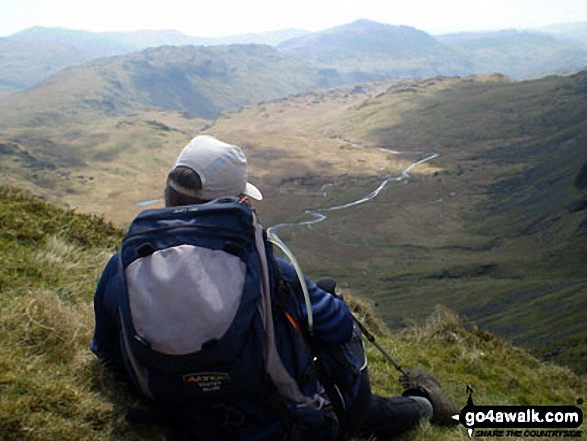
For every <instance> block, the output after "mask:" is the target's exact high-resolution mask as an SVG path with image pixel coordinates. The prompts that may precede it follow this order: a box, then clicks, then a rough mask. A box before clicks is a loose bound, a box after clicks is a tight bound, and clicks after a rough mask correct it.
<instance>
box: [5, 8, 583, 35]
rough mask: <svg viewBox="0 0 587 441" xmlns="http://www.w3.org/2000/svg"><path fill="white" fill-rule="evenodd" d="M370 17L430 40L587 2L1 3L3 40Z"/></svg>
mask: <svg viewBox="0 0 587 441" xmlns="http://www.w3.org/2000/svg"><path fill="white" fill-rule="evenodd" d="M361 18H366V19H370V20H374V21H378V22H380V23H388V24H392V25H406V26H412V27H415V28H417V29H420V30H423V31H425V32H428V33H430V34H433V35H438V34H443V33H451V32H464V31H483V30H500V29H530V28H539V27H542V26H546V25H549V24H560V23H570V22H580V21H584V22H587V0H443V1H440V0H295V1H284V0H166V1H161V0H0V37H3V36H8V35H12V34H14V33H16V32H18V31H21V30H23V29H27V28H29V27H32V26H44V27H62V28H68V29H83V30H88V31H94V32H102V31H133V30H144V29H176V30H178V31H180V32H182V33H184V34H186V35H190V36H197V37H219V36H230V35H240V34H246V33H258V32H267V31H273V30H279V29H285V28H296V29H303V30H307V31H313V32H316V31H321V30H324V29H328V28H331V27H334V26H338V25H343V24H347V23H351V22H353V21H355V20H358V19H361Z"/></svg>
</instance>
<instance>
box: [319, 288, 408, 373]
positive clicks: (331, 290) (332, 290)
mask: <svg viewBox="0 0 587 441" xmlns="http://www.w3.org/2000/svg"><path fill="white" fill-rule="evenodd" d="M316 285H318V287H319V288H320V289H322V290H323V291H326V292H327V293H329V294H331V295H333V296H334V297H336V298H337V299H340V300H342V301H343V302H344V298H343V297H342V296H341V295H340V294H337V293H336V290H335V289H336V281H335V280H333V279H321V280H319V281H318V282H317V283H316ZM351 315H352V316H353V320H354V321H355V323H356V324H357V326H359V328H360V329H361V332H362V333H363V335H364V336H365V338H366V339H367V340H368V341H369V342H370V343H372V344H373V346H375V347H376V348H377V349H378V350H379V352H381V353H382V354H383V356H384V357H385V358H386V359H387V361H389V362H390V363H391V364H392V365H393V367H395V368H396V369H397V370H398V371H400V372H401V373H402V374H404V375H406V376H407V375H408V372H407V371H406V370H405V369H404V368H403V367H402V366H401V365H400V364H399V363H398V362H397V361H396V360H395V359H394V358H393V357H392V356H391V355H389V352H387V351H386V350H385V348H384V347H383V346H381V345H380V344H379V342H378V341H377V339H376V338H375V336H374V335H373V334H371V332H369V330H368V329H367V328H366V327H365V325H363V323H361V321H360V320H359V319H358V318H357V317H356V316H355V315H354V314H353V313H352V312H351Z"/></svg>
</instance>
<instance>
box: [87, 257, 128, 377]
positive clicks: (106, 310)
mask: <svg viewBox="0 0 587 441" xmlns="http://www.w3.org/2000/svg"><path fill="white" fill-rule="evenodd" d="M119 266H120V265H119V254H115V255H114V256H112V258H111V259H110V261H109V262H108V264H107V265H106V267H105V268H104V271H103V272H102V277H101V278H100V281H99V282H98V286H97V288H96V292H95V293H94V317H95V328H94V338H93V340H92V343H91V345H90V349H91V350H92V352H93V353H94V354H96V356H97V357H98V358H99V359H100V360H101V361H102V362H103V363H104V365H105V366H106V367H108V368H109V369H111V370H112V371H113V372H114V373H115V374H122V373H123V372H124V371H125V369H124V359H123V356H122V352H121V349H120V320H119V317H118V314H119V313H118V310H119V305H120V296H121V295H122V294H123V293H122V290H121V287H120V278H119V277H118V272H119Z"/></svg>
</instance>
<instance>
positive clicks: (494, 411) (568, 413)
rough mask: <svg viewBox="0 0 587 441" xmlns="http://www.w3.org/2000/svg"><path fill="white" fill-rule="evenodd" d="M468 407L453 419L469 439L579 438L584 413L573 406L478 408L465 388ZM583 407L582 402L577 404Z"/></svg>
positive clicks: (471, 390) (470, 392)
mask: <svg viewBox="0 0 587 441" xmlns="http://www.w3.org/2000/svg"><path fill="white" fill-rule="evenodd" d="M467 391H468V392H469V399H468V400H467V405H466V406H465V407H463V409H462V410H461V411H460V413H458V414H457V415H454V416H453V419H455V420H457V421H458V422H460V423H461V424H462V425H463V426H465V427H466V428H467V432H468V434H469V438H472V437H473V434H475V436H476V437H483V436H491V437H496V438H501V437H507V438H532V437H540V438H567V439H568V438H574V439H576V438H581V436H582V431H581V430H578V428H579V427H580V426H581V424H582V423H583V411H582V410H581V409H580V408H578V407H576V406H477V405H475V403H473V389H471V387H470V386H467ZM578 402H579V403H582V400H579V401H578Z"/></svg>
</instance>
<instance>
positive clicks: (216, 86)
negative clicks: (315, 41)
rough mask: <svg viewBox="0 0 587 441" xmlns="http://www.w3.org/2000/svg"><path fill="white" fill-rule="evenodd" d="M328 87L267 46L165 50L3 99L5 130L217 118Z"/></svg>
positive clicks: (76, 71) (99, 63) (60, 77)
mask: <svg viewBox="0 0 587 441" xmlns="http://www.w3.org/2000/svg"><path fill="white" fill-rule="evenodd" d="M329 81H330V79H329V78H328V77H327V76H325V75H324V74H321V73H320V72H318V70H316V69H314V68H312V67H309V66H307V65H306V64H304V63H301V62H297V61H293V60H290V59H287V58H285V57H283V56H282V55H280V54H279V53H278V52H277V51H276V50H275V49H273V48H271V47H269V46H261V45H234V46H215V47H203V46H202V47H196V46H182V47H171V46H166V47H160V48H156V49H147V50H145V51H142V52H138V53H133V54H129V55H126V56H120V57H111V58H103V59H99V60H95V61H92V62H90V63H87V64H85V65H83V66H80V67H76V68H71V69H67V70H65V71H62V72H60V73H58V74H56V75H54V76H52V77H51V78H50V79H48V80H47V81H45V82H43V83H41V84H39V85H38V86H36V87H35V88H32V89H28V90H26V91H23V92H18V93H14V94H12V95H9V96H7V97H5V98H3V99H0V121H1V122H0V127H9V126H12V125H26V126H40V125H53V126H56V125H62V124H66V123H73V122H78V123H87V122H91V121H93V120H95V119H97V118H102V117H104V116H120V115H124V114H127V113H130V112H134V111H140V110H144V109H145V108H149V107H157V108H159V109H164V110H174V111H179V112H182V113H184V114H185V115H186V116H188V117H199V118H204V119H212V118H215V117H217V116H218V115H219V114H220V111H221V110H223V109H230V108H238V107H240V106H242V105H245V104H251V103H257V102H259V101H263V100H268V99H273V98H277V97H283V96H286V95H289V94H292V93H296V92H299V91H301V90H306V89H310V88H314V87H317V86H318V85H329V84H330V83H329Z"/></svg>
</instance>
